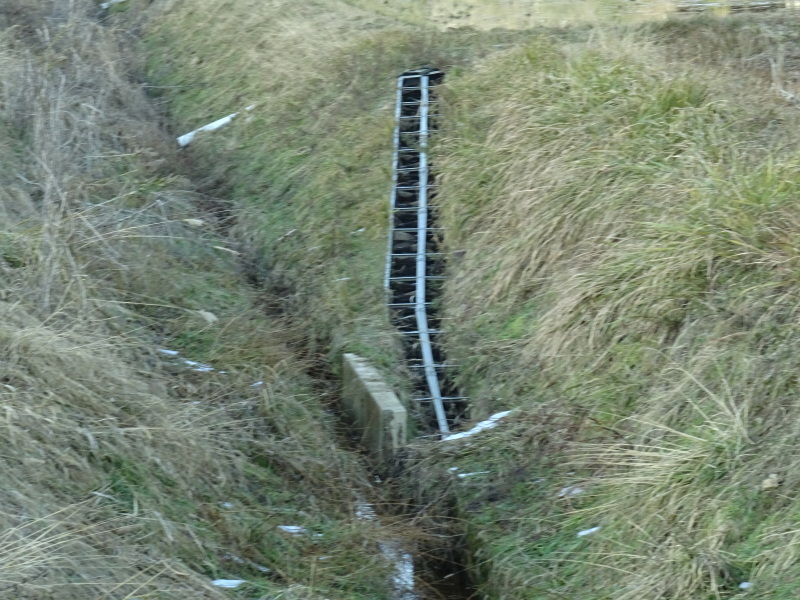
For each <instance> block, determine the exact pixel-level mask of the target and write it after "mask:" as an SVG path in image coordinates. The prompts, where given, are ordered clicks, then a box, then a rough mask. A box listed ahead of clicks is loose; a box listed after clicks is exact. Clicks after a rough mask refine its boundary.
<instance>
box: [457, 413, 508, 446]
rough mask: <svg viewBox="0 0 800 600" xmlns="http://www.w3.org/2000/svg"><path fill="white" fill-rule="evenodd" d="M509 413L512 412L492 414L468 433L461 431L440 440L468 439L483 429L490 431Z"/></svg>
mask: <svg viewBox="0 0 800 600" xmlns="http://www.w3.org/2000/svg"><path fill="white" fill-rule="evenodd" d="M511 412H512V411H510V410H504V411H503V412H499V413H497V414H494V415H492V416H491V417H489V418H488V419H486V420H485V421H481V422H480V423H478V424H477V425H475V427H473V428H472V429H470V430H469V431H462V432H461V433H453V434H450V435H445V436H442V440H445V441H450V440H460V439H462V438H465V437H470V436H472V435H475V434H476V433H479V432H481V431H483V430H485V429H492V428H493V427H497V422H498V421H499V420H500V419H502V418H503V417H505V416H506V415H509V414H511Z"/></svg>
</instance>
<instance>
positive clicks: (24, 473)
mask: <svg viewBox="0 0 800 600" xmlns="http://www.w3.org/2000/svg"><path fill="white" fill-rule="evenodd" d="M95 14H96V6H95V4H94V3H92V2H88V1H83V0H80V1H79V0H75V1H72V2H68V3H63V2H55V1H50V0H40V1H36V2H24V3H23V2H20V3H16V2H6V3H4V4H3V5H2V6H0V20H3V19H6V20H8V21H10V23H11V24H13V27H10V28H9V29H7V30H5V31H4V32H3V34H2V35H1V36H0V139H1V142H0V164H2V169H0V218H1V219H2V221H0V365H1V366H0V415H1V416H0V421H2V427H0V455H2V459H0V462H1V463H2V465H1V466H2V468H0V488H2V492H0V527H2V530H3V534H2V536H0V556H2V562H3V566H2V573H1V574H0V580H2V581H1V582H0V596H2V597H4V598H5V597H7V598H12V597H13V598H19V599H21V600H24V599H32V598H64V599H70V598H76V599H77V598H80V599H82V600H83V599H86V598H98V599H100V598H109V599H110V598H120V599H121V598H144V597H148V598H149V597H153V598H155V597H158V598H187V597H198V598H199V597H203V598H227V597H231V596H230V592H224V591H222V590H220V589H219V588H215V587H213V586H212V585H211V580H212V579H214V578H226V577H229V578H240V579H246V580H248V582H249V583H248V584H247V585H245V586H243V587H242V588H241V589H240V590H237V591H236V592H233V593H234V594H237V595H238V596H239V597H256V596H261V595H264V594H270V595H277V594H284V597H303V598H314V597H317V596H319V597H323V596H324V597H335V596H334V594H342V595H343V597H348V598H360V597H375V595H376V594H380V593H382V591H381V590H382V589H383V587H384V586H385V581H386V580H385V576H386V574H387V573H388V572H389V570H390V568H391V566H390V565H386V564H384V563H385V561H383V560H382V559H381V558H380V557H376V556H375V553H373V552H372V547H371V546H370V545H369V543H368V542H366V541H365V540H370V539H373V538H374V536H375V535H376V534H375V533H374V532H373V531H372V529H371V527H369V526H368V525H366V524H363V523H359V522H358V520H357V519H355V518H354V517H353V515H352V510H351V507H352V503H353V501H354V496H353V494H354V490H360V489H363V487H364V486H365V485H366V480H365V477H366V475H365V471H364V470H363V469H362V467H361V465H360V463H359V461H358V460H357V459H356V458H355V457H353V456H352V455H349V454H347V453H345V452H342V451H340V450H337V449H336V448H335V433H334V430H333V426H332V424H331V423H330V419H329V418H328V417H327V416H326V414H325V412H324V405H323V402H321V401H320V398H319V397H318V395H317V394H318V391H317V390H316V389H315V388H314V387H313V386H312V384H311V382H310V381H309V379H308V378H307V376H306V375H305V374H304V370H305V365H304V364H302V362H301V361H299V360H298V359H296V358H295V357H294V355H293V353H292V351H291V350H290V349H289V347H288V345H289V343H290V342H291V341H292V339H293V337H294V336H295V334H294V333H293V332H292V331H290V330H289V329H288V328H287V327H286V326H285V325H284V324H282V323H280V322H278V321H277V320H270V319H268V318H267V317H266V316H265V315H264V313H263V311H262V310H261V308H260V307H259V302H264V298H258V297H257V295H256V293H255V291H254V290H253V289H251V288H250V287H249V286H247V285H245V284H244V282H243V277H242V272H241V270H242V269H241V265H240V264H239V263H238V262H237V259H236V257H235V255H236V254H237V253H236V252H235V248H236V246H237V242H236V241H234V240H233V239H232V238H230V237H227V235H226V231H227V230H228V229H226V227H227V226H229V224H230V217H231V215H230V211H229V210H228V208H227V206H226V204H225V203H224V202H222V201H220V200H218V199H215V198H213V197H210V196H209V195H208V194H202V193H199V192H198V191H197V189H196V188H195V187H194V185H193V184H192V183H191V182H190V181H189V180H188V179H186V177H185V176H184V175H183V174H182V173H181V170H180V169H181V165H180V157H179V156H178V155H177V154H176V151H175V150H174V146H175V144H174V140H173V139H172V138H171V137H170V136H168V135H167V134H165V133H164V132H163V131H162V130H161V129H160V128H159V125H160V123H161V122H162V121H163V115H162V114H159V113H158V112H156V111H155V110H154V109H153V107H152V105H151V103H150V102H149V101H148V99H147V97H146V95H145V93H144V90H143V88H142V86H141V85H139V84H137V83H135V81H136V78H137V74H138V71H137V64H136V60H135V56H134V55H133V54H132V49H131V48H130V47H127V46H125V45H123V44H122V42H121V40H124V39H125V36H124V35H123V32H122V31H120V30H116V29H114V28H112V27H109V26H107V25H106V26H104V25H101V24H100V23H98V22H96V21H95V20H94V15H95ZM163 347H166V348H167V349H174V350H176V351H180V352H181V358H179V359H172V358H169V357H167V356H166V355H164V354H163V353H160V352H158V351H157V349H158V348H163ZM183 358H185V359H192V360H194V361H202V362H208V363H211V364H213V366H214V367H215V368H216V370H215V371H214V372H211V373H205V372H196V371H193V370H192V368H191V365H187V364H186V363H184V362H182V359H183ZM254 382H261V383H260V384H259V385H257V386H255V387H254V386H253V384H254ZM285 524H292V525H295V524H297V525H305V526H307V527H308V528H309V530H312V529H313V530H314V531H315V532H320V533H324V537H323V538H312V537H311V536H310V535H309V536H305V537H297V538H293V537H291V536H287V535H284V534H283V533H281V531H280V530H278V529H277V526H278V525H285ZM319 555H325V556H328V557H329V559H328V562H326V563H325V564H324V565H321V563H318V561H317V558H318V556H319ZM354 562H357V563H358V564H360V565H362V566H363V569H361V570H359V571H353V570H352V569H350V568H349V567H350V565H351V564H353V563H354ZM264 569H267V570H266V571H264ZM298 590H300V591H298ZM301 592H302V593H301Z"/></svg>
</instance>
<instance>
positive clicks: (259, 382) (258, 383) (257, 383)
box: [250, 381, 264, 387]
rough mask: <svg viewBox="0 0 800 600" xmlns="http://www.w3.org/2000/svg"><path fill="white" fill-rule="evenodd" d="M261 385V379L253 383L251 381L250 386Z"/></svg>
mask: <svg viewBox="0 0 800 600" xmlns="http://www.w3.org/2000/svg"><path fill="white" fill-rule="evenodd" d="M262 385H264V382H263V381H256V382H255V383H251V384H250V387H261V386H262Z"/></svg>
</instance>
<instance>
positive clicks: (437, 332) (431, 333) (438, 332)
mask: <svg viewBox="0 0 800 600" xmlns="http://www.w3.org/2000/svg"><path fill="white" fill-rule="evenodd" d="M444 332H445V331H444V329H428V334H430V335H438V334H440V333H444ZM420 333H422V332H421V331H401V332H400V335H419V334H420ZM412 368H413V367H412Z"/></svg>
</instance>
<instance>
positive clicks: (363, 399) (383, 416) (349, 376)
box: [342, 354, 408, 462]
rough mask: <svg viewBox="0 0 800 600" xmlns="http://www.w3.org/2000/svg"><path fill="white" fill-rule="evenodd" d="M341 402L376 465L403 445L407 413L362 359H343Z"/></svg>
mask: <svg viewBox="0 0 800 600" xmlns="http://www.w3.org/2000/svg"><path fill="white" fill-rule="evenodd" d="M343 371H344V377H343V384H344V389H343V393H342V401H343V402H344V406H345V410H346V411H347V413H348V416H349V417H350V421H351V423H352V424H353V426H354V427H355V428H356V429H357V430H358V431H359V432H360V433H361V442H362V444H363V445H364V446H365V447H366V448H367V449H368V450H369V452H370V454H372V456H373V457H374V458H375V459H376V460H377V461H378V462H384V461H386V460H388V459H390V458H391V457H392V456H393V455H394V453H395V452H397V450H399V449H400V448H402V447H403V446H404V445H405V443H406V427H407V423H408V413H407V412H406V409H405V407H404V406H403V405H402V404H401V403H400V400H398V398H397V396H396V395H395V393H394V392H393V391H392V390H391V388H390V387H389V386H388V385H387V384H386V382H385V381H384V379H383V377H381V375H380V373H379V372H378V371H377V370H376V369H375V367H373V366H372V365H370V364H369V361H367V360H366V359H364V358H361V357H360V356H357V355H355V354H345V355H344V370H343Z"/></svg>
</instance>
